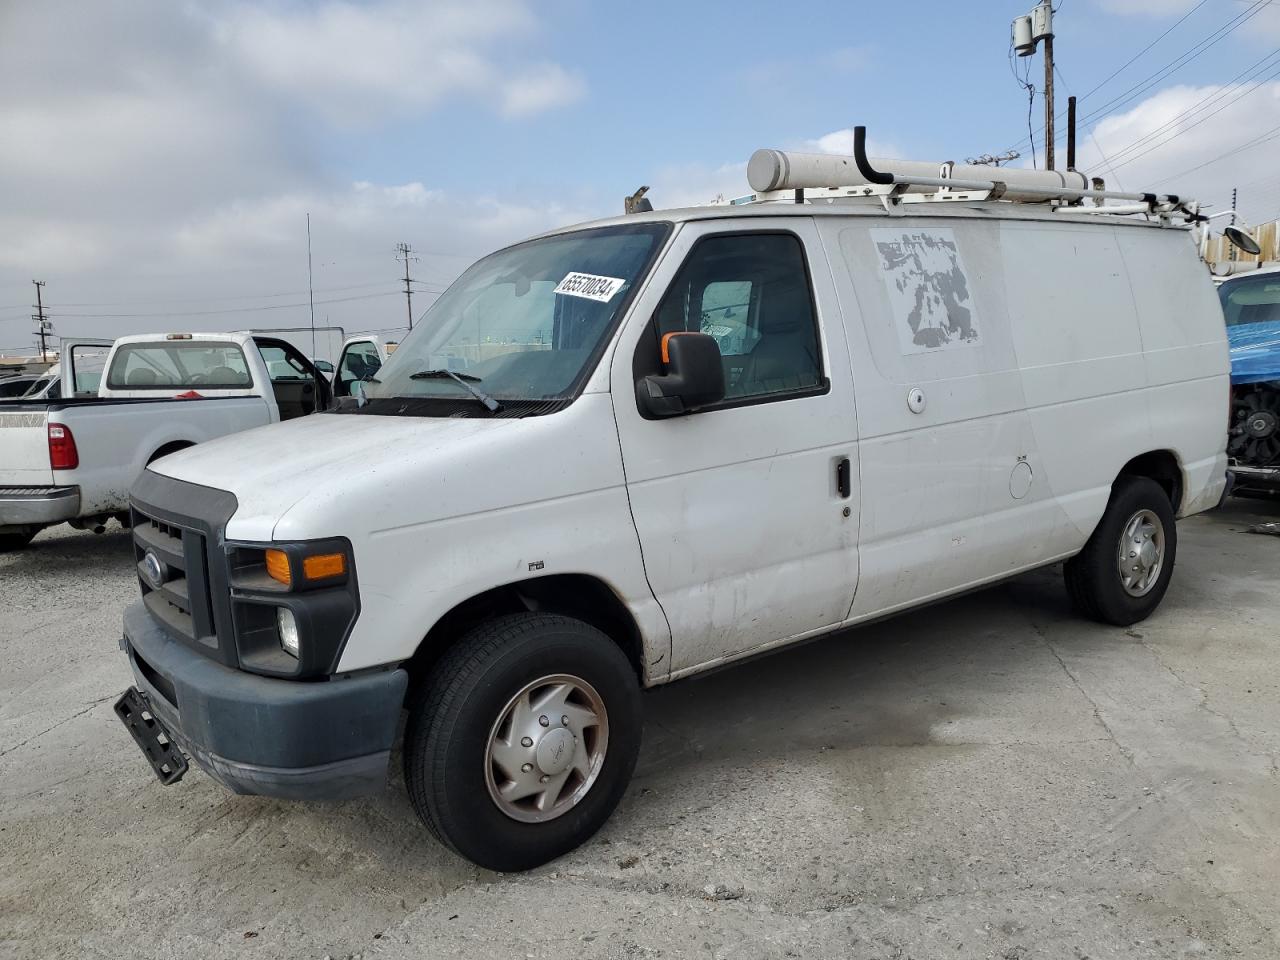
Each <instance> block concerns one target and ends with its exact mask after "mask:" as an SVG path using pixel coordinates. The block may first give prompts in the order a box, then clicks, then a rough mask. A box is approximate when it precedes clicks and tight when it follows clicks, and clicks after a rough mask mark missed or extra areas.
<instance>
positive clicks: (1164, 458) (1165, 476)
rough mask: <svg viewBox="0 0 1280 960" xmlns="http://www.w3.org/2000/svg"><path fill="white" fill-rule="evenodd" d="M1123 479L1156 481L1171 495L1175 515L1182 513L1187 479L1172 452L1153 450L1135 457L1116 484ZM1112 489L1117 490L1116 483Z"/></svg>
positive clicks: (1121, 473) (1127, 464)
mask: <svg viewBox="0 0 1280 960" xmlns="http://www.w3.org/2000/svg"><path fill="white" fill-rule="evenodd" d="M1122 477H1147V478H1149V479H1151V480H1154V481H1155V482H1156V483H1158V484H1160V487H1161V488H1162V489H1163V490H1164V492H1165V493H1166V494H1168V495H1169V503H1170V504H1171V505H1172V506H1173V512H1174V514H1175V515H1177V514H1179V513H1180V512H1181V510H1182V496H1183V491H1184V490H1185V489H1186V477H1185V475H1184V473H1183V470H1182V463H1181V461H1179V459H1178V457H1177V455H1176V454H1174V453H1173V452H1172V451H1170V450H1151V451H1148V452H1147V453H1144V454H1141V455H1140V456H1137V457H1134V458H1133V459H1132V460H1130V461H1129V462H1128V463H1126V464H1125V465H1124V466H1123V467H1122V468H1121V470H1120V475H1119V476H1118V477H1116V482H1117V483H1118V482H1119V481H1120V479H1121V478H1122ZM1112 489H1113V490H1114V489H1115V484H1114V483H1113V484H1112Z"/></svg>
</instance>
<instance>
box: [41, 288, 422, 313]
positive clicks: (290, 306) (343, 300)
mask: <svg viewBox="0 0 1280 960" xmlns="http://www.w3.org/2000/svg"><path fill="white" fill-rule="evenodd" d="M399 295H400V291H399V290H391V291H386V292H383V293H368V294H364V295H362V296H358V297H335V298H333V299H332V300H317V301H316V303H318V304H325V303H351V302H353V301H356V300H376V299H378V298H380V297H398V296H399ZM309 305H310V304H309V302H308V301H306V300H303V301H301V302H299V303H273V304H268V305H266V306H256V307H231V308H227V309H222V310H187V311H182V312H173V311H163V312H160V313H58V314H57V316H59V317H68V318H70V317H77V318H83V317H92V318H97V319H120V320H127V319H134V318H143V317H208V316H213V315H215V314H225V313H260V312H262V311H264V310H289V309H297V308H299V307H306V306H309Z"/></svg>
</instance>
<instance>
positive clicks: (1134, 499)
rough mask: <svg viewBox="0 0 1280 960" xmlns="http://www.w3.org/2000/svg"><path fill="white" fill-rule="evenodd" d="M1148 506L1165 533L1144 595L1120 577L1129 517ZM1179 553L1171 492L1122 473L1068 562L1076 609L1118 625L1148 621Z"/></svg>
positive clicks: (1070, 591)
mask: <svg viewBox="0 0 1280 960" xmlns="http://www.w3.org/2000/svg"><path fill="white" fill-rule="evenodd" d="M1143 510H1147V511H1150V512H1151V513H1152V514H1154V515H1155V516H1156V518H1158V520H1159V523H1160V526H1161V527H1162V528H1163V529H1162V530H1161V531H1160V532H1161V534H1162V535H1163V537H1164V557H1163V561H1162V566H1161V568H1160V570H1159V572H1158V574H1157V575H1156V579H1155V582H1154V583H1152V584H1151V586H1150V587H1149V588H1148V589H1147V592H1146V593H1144V594H1143V595H1142V596H1134V595H1132V594H1131V593H1129V592H1128V591H1127V590H1126V589H1125V586H1124V583H1123V582H1122V580H1121V577H1120V569H1119V565H1118V555H1119V550H1120V539H1121V536H1122V534H1123V533H1124V530H1125V528H1126V526H1127V525H1128V523H1129V521H1130V519H1131V518H1133V517H1134V516H1135V515H1136V514H1137V513H1138V512H1140V511H1143ZM1177 552H1178V529H1177V526H1176V524H1175V522H1174V516H1173V506H1172V505H1171V504H1170V503H1169V495H1168V494H1167V493H1166V492H1165V491H1164V489H1163V488H1162V487H1161V486H1160V485H1159V484H1158V483H1156V482H1155V481H1154V480H1151V479H1148V478H1147V477H1121V478H1120V479H1119V480H1117V481H1116V484H1115V487H1114V488H1113V489H1112V491H1111V500H1110V502H1109V503H1108V504H1107V510H1106V513H1104V514H1103V515H1102V520H1100V521H1099V522H1098V526H1097V529H1095V530H1094V531H1093V536H1091V537H1090V538H1089V541H1088V543H1086V544H1085V546H1084V549H1083V550H1081V551H1080V552H1079V553H1078V554H1076V555H1075V556H1074V557H1072V558H1071V559H1070V560H1068V561H1067V563H1066V567H1065V569H1064V578H1065V580H1066V584H1067V593H1068V595H1069V596H1070V597H1071V605H1072V606H1073V607H1074V608H1075V610H1076V612H1078V613H1080V614H1081V615H1083V616H1085V617H1088V618H1089V619H1091V620H1097V621H1099V622H1100V623H1109V624H1113V625H1114V626H1117V627H1127V626H1129V625H1130V624H1133V623H1137V622H1138V621H1140V620H1145V619H1146V618H1147V617H1149V616H1150V615H1151V613H1152V612H1153V611H1154V610H1155V608H1156V607H1158V606H1159V605H1160V601H1161V600H1162V599H1163V598H1164V593H1165V591H1166V590H1167V589H1168V588H1169V578H1170V577H1172V576H1173V564H1174V561H1175V559H1176V557H1177Z"/></svg>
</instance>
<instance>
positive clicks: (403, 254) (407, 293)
mask: <svg viewBox="0 0 1280 960" xmlns="http://www.w3.org/2000/svg"><path fill="white" fill-rule="evenodd" d="M396 253H397V254H398V255H397V256H396V259H397V260H403V261H404V300H405V304H406V306H407V307H408V308H409V329H410V330H412V329H413V279H412V278H411V277H410V276H409V261H410V260H413V261H414V262H415V263H417V262H418V258H417V257H412V256H410V254H412V253H413V247H411V246H409V244H407V243H398V244H396Z"/></svg>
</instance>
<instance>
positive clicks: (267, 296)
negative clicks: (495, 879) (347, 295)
mask: <svg viewBox="0 0 1280 960" xmlns="http://www.w3.org/2000/svg"><path fill="white" fill-rule="evenodd" d="M385 286H386V281H385V280H380V281H378V282H377V283H355V284H349V285H347V286H345V287H322V288H319V289H317V290H316V291H315V292H316V293H343V292H345V291H347V290H369V289H371V288H373V287H385ZM307 292H308V291H306V290H290V291H287V292H285V293H243V294H235V295H229V296H217V297H175V298H169V297H148V298H144V299H139V300H88V301H77V302H74V303H64V304H63V306H64V307H131V306H135V305H146V304H157V303H218V302H220V301H224V300H232V301H234V300H274V299H276V298H277V297H301V296H305V295H306V294H307ZM0 309H2V308H0Z"/></svg>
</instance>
